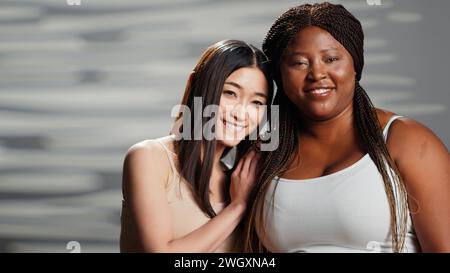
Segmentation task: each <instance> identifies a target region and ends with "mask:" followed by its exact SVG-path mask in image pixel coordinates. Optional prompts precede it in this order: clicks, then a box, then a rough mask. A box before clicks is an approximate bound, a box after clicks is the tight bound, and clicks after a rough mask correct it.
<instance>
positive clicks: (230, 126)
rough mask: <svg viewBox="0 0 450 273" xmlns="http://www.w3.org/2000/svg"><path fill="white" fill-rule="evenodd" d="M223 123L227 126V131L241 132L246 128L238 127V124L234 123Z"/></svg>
mask: <svg viewBox="0 0 450 273" xmlns="http://www.w3.org/2000/svg"><path fill="white" fill-rule="evenodd" d="M223 123H224V124H225V127H226V128H227V130H232V131H237V132H239V131H242V130H244V128H245V126H239V125H236V124H233V123H229V122H226V121H224V122H223Z"/></svg>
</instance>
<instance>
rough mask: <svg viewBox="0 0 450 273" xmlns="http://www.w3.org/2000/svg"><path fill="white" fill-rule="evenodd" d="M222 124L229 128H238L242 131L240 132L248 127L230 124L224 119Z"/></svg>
mask: <svg viewBox="0 0 450 273" xmlns="http://www.w3.org/2000/svg"><path fill="white" fill-rule="evenodd" d="M222 123H223V125H225V126H227V125H228V126H232V127H235V128H237V129H238V130H239V131H240V130H243V129H245V128H247V126H245V125H240V124H236V123H232V122H228V121H226V120H223V119H222ZM233 129H234V128H233Z"/></svg>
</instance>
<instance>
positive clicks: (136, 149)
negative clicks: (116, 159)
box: [124, 137, 174, 173]
mask: <svg viewBox="0 0 450 273" xmlns="http://www.w3.org/2000/svg"><path fill="white" fill-rule="evenodd" d="M169 153H174V152H173V140H172V139H171V138H170V137H161V138H155V139H146V140H143V141H140V142H138V143H136V144H133V145H132V146H131V147H130V148H129V149H128V151H127V153H126V155H125V160H124V165H125V166H127V167H133V168H140V169H144V168H145V169H148V170H154V171H158V172H163V173H168V172H169V171H170V169H171V164H170V160H171V159H169Z"/></svg>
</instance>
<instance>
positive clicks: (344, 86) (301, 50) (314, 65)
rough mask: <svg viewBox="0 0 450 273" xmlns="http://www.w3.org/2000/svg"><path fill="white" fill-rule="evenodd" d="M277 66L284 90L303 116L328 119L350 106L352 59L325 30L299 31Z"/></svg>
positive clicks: (310, 29) (307, 29)
mask: <svg viewBox="0 0 450 273" xmlns="http://www.w3.org/2000/svg"><path fill="white" fill-rule="evenodd" d="M280 69H281V75H282V83H283V88H284V91H285V93H286V95H287V97H288V98H289V99H290V100H291V101H292V102H293V103H294V104H295V105H296V106H297V108H298V109H299V111H300V113H301V114H302V116H304V118H307V119H311V120H315V121H322V120H328V119H330V118H333V117H335V116H337V115H339V114H340V113H342V112H343V111H344V110H345V109H348V108H349V107H352V101H353V94H354V89H355V70H354V67H353V59H352V56H351V55H350V53H349V52H348V51H347V50H346V49H345V48H344V47H343V46H342V45H341V44H340V43H339V42H338V41H337V40H335V39H334V37H333V36H331V34H330V33H328V32H327V31H325V30H323V29H321V28H319V27H306V28H304V29H302V30H301V31H300V32H298V33H297V35H296V36H295V37H294V38H293V40H292V41H291V43H290V44H289V46H288V47H287V48H286V52H285V54H284V56H283V59H282V61H281V67H280Z"/></svg>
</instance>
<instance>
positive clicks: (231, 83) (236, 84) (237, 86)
mask: <svg viewBox="0 0 450 273" xmlns="http://www.w3.org/2000/svg"><path fill="white" fill-rule="evenodd" d="M225 84H229V85H232V86H234V87H236V88H238V89H242V86H240V85H239V84H238V83H235V82H232V81H226V82H225Z"/></svg>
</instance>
